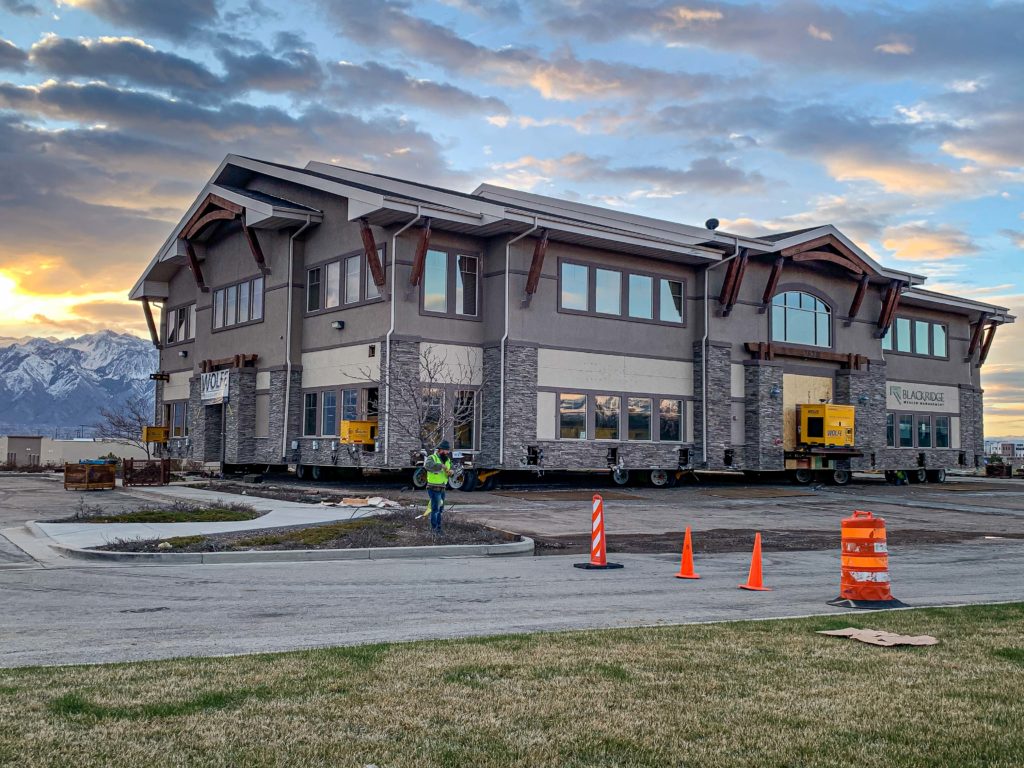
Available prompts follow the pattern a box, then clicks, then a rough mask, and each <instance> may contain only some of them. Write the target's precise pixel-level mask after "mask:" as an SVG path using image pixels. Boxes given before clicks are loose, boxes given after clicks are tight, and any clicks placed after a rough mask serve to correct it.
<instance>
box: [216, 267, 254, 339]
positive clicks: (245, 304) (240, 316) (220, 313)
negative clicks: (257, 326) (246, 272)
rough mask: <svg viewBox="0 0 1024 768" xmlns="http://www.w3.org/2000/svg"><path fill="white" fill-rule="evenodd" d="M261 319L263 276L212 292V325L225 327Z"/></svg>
mask: <svg viewBox="0 0 1024 768" xmlns="http://www.w3.org/2000/svg"><path fill="white" fill-rule="evenodd" d="M262 319H263V277H262V276H261V277H254V278H252V279H251V280H245V281H243V282H241V283H236V284H235V285H229V286H226V287H224V288H218V289H217V290H216V291H214V292H213V327H214V329H215V330H216V329H218V328H227V327H229V326H232V325H241V324H242V323H254V322H258V321H260V320H262Z"/></svg>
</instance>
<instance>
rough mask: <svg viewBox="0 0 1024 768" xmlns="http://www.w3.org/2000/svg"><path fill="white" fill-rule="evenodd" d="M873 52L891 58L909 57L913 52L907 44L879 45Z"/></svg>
mask: <svg viewBox="0 0 1024 768" xmlns="http://www.w3.org/2000/svg"><path fill="white" fill-rule="evenodd" d="M875 50H876V51H878V52H879V53H888V54H891V55H893V56H909V55H910V54H912V53H913V52H914V48H913V47H912V46H911V45H910V44H909V43H902V42H891V43H881V44H879V45H876V46H875Z"/></svg>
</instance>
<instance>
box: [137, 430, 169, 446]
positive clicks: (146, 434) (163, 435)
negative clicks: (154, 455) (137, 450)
mask: <svg viewBox="0 0 1024 768" xmlns="http://www.w3.org/2000/svg"><path fill="white" fill-rule="evenodd" d="M167 431H168V430H167V427H143V428H142V442H144V443H166V442H167V437H168V435H167Z"/></svg>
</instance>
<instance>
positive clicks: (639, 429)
mask: <svg viewBox="0 0 1024 768" xmlns="http://www.w3.org/2000/svg"><path fill="white" fill-rule="evenodd" d="M628 405H629V431H628V433H627V435H626V436H627V438H628V439H630V440H650V439H651V401H650V399H649V398H646V397H631V398H629V402H628Z"/></svg>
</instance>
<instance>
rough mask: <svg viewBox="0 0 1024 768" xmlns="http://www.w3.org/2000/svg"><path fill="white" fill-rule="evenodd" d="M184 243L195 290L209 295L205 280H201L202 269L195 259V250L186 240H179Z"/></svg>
mask: <svg viewBox="0 0 1024 768" xmlns="http://www.w3.org/2000/svg"><path fill="white" fill-rule="evenodd" d="M180 239H181V241H182V242H183V243H185V254H186V255H187V256H188V268H189V269H190V270H192V277H193V278H194V279H195V281H196V288H198V289H199V290H200V291H202V292H203V293H209V292H210V288H209V287H208V286H207V285H206V280H205V279H204V278H203V268H202V267H201V266H199V259H198V258H196V249H195V248H193V247H192V243H190V242H189V241H188V240H187V239H186V238H180Z"/></svg>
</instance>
